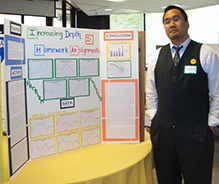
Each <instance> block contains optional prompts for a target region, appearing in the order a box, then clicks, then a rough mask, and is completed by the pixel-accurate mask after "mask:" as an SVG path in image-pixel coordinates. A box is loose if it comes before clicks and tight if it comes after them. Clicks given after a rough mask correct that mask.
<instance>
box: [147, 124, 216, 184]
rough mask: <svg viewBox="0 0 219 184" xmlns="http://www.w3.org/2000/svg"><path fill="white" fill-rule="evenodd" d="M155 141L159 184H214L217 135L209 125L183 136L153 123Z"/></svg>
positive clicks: (172, 129) (194, 127) (173, 129)
mask: <svg viewBox="0 0 219 184" xmlns="http://www.w3.org/2000/svg"><path fill="white" fill-rule="evenodd" d="M151 140H152V144H153V151H154V161H155V167H156V172H157V178H158V183H159V184H181V183H182V177H183V179H184V181H185V184H211V179H212V166H213V154H214V135H213V132H212V131H211V129H210V127H209V126H208V125H203V124H201V125H200V124H196V125H194V126H193V127H191V128H190V129H189V130H186V131H184V132H181V131H180V130H178V129H177V126H176V127H172V128H171V129H169V130H167V129H166V128H164V126H163V125H162V124H160V123H159V122H154V121H153V123H152V126H151Z"/></svg>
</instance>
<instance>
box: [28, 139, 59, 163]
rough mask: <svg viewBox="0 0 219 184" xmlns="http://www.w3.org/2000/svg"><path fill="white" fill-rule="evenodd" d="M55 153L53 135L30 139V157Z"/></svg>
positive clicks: (34, 157)
mask: <svg viewBox="0 0 219 184" xmlns="http://www.w3.org/2000/svg"><path fill="white" fill-rule="evenodd" d="M55 153H56V146H55V137H48V138H45V139H39V140H34V141H31V157H32V159H36V158H39V157H45V156H48V155H53V154H55Z"/></svg>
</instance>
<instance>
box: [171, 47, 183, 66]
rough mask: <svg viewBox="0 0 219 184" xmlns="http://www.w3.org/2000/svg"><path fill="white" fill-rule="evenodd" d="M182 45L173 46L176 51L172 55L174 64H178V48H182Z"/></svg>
mask: <svg viewBox="0 0 219 184" xmlns="http://www.w3.org/2000/svg"><path fill="white" fill-rule="evenodd" d="M182 47H183V46H181V47H175V46H173V48H174V49H175V50H176V53H175V55H174V57H173V63H174V64H175V66H176V65H177V64H178V62H179V60H180V57H179V50H180V49H181V48H182Z"/></svg>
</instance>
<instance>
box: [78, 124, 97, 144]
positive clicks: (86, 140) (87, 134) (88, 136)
mask: <svg viewBox="0 0 219 184" xmlns="http://www.w3.org/2000/svg"><path fill="white" fill-rule="evenodd" d="M97 143H100V128H99V127H97V128H93V129H89V130H82V147H85V146H89V145H92V144H97Z"/></svg>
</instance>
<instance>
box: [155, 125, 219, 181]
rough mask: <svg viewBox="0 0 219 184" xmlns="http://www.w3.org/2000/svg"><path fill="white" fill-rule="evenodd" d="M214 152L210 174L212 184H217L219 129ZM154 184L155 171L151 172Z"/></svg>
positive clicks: (218, 128)
mask: <svg viewBox="0 0 219 184" xmlns="http://www.w3.org/2000/svg"><path fill="white" fill-rule="evenodd" d="M214 136H215V150H214V164H213V174H212V184H219V127H217V128H216V129H215V133H214ZM153 178H154V184H158V182H157V178H156V172H155V169H154V170H153Z"/></svg>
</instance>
